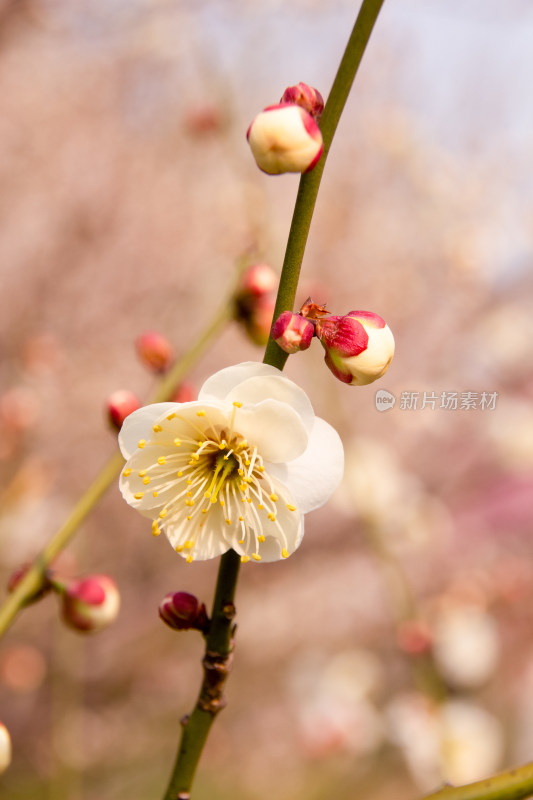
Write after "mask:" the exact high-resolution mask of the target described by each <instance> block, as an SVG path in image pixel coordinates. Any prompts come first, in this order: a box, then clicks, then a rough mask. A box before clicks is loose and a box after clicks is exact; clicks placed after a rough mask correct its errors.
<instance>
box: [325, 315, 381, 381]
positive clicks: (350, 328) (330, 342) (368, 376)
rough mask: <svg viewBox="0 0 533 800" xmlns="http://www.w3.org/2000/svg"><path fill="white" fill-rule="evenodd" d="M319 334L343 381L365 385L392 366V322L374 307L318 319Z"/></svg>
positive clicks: (327, 357)
mask: <svg viewBox="0 0 533 800" xmlns="http://www.w3.org/2000/svg"><path fill="white" fill-rule="evenodd" d="M316 335H317V336H318V338H319V339H320V342H321V344H322V345H323V347H324V349H325V351H326V355H325V359H324V360H325V362H326V365H327V366H328V368H329V369H330V370H331V372H332V373H333V374H334V375H335V377H336V378H338V379H339V380H340V381H343V383H348V384H350V385H352V386H356V385H358V386H364V385H366V384H368V383H372V382H373V381H375V380H377V378H380V377H381V376H382V375H384V374H385V372H386V371H387V370H388V368H389V366H390V363H391V361H392V357H393V355H394V337H393V335H392V331H391V330H390V328H389V326H388V325H387V324H386V323H385V320H383V319H382V318H381V317H379V316H378V315H377V314H374V313H373V312H371V311H350V312H349V313H348V314H346V315H344V316H333V317H327V318H325V319H321V320H319V321H318V322H317V326H316Z"/></svg>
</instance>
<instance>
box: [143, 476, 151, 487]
mask: <svg viewBox="0 0 533 800" xmlns="http://www.w3.org/2000/svg"><path fill="white" fill-rule="evenodd" d="M143 483H144V485H145V486H148V484H149V483H150V478H149V477H148V475H147V476H146V478H143Z"/></svg>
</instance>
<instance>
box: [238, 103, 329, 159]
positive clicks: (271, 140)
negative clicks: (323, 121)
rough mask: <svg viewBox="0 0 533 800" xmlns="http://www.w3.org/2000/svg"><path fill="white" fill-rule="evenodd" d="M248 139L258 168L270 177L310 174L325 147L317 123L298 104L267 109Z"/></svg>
mask: <svg viewBox="0 0 533 800" xmlns="http://www.w3.org/2000/svg"><path fill="white" fill-rule="evenodd" d="M246 138H247V139H248V144H249V145H250V147H251V150H252V153H253V156H254V158H255V161H256V163H257V166H258V167H259V169H261V170H262V171H263V172H266V173H267V174H269V175H279V174H281V173H283V172H309V170H312V169H313V167H314V166H315V165H316V164H317V162H318V160H319V158H320V156H321V155H322V150H323V149H324V145H323V142H322V134H321V133H320V128H319V127H318V125H317V124H316V122H315V120H314V119H313V117H312V116H311V114H309V113H308V112H307V111H305V110H304V109H303V108H301V107H300V106H297V105H290V104H285V103H284V104H280V105H276V106H268V107H267V108H265V109H264V110H263V111H262V112H261V113H260V114H258V115H257V117H256V118H255V119H254V121H253V122H252V124H251V125H250V127H249V128H248V131H247V134H246Z"/></svg>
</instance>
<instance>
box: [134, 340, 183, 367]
mask: <svg viewBox="0 0 533 800" xmlns="http://www.w3.org/2000/svg"><path fill="white" fill-rule="evenodd" d="M135 346H136V347H137V354H138V356H139V358H140V359H141V361H142V362H143V364H144V365H145V366H146V367H148V368H149V369H151V370H152V371H153V372H166V370H167V369H168V368H169V367H170V365H171V363H172V361H173V360H174V350H173V348H172V345H171V344H170V342H169V340H168V339H167V338H166V336H163V335H162V334H161V333H157V331H146V332H145V333H141V335H140V336H138V337H137V339H136V341H135Z"/></svg>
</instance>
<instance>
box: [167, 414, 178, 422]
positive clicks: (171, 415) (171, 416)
mask: <svg viewBox="0 0 533 800" xmlns="http://www.w3.org/2000/svg"><path fill="white" fill-rule="evenodd" d="M175 416H176V415H175V414H174V412H172V414H169V415H168V417H167V419H168V421H169V422H170V420H171V419H174V417H175Z"/></svg>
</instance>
